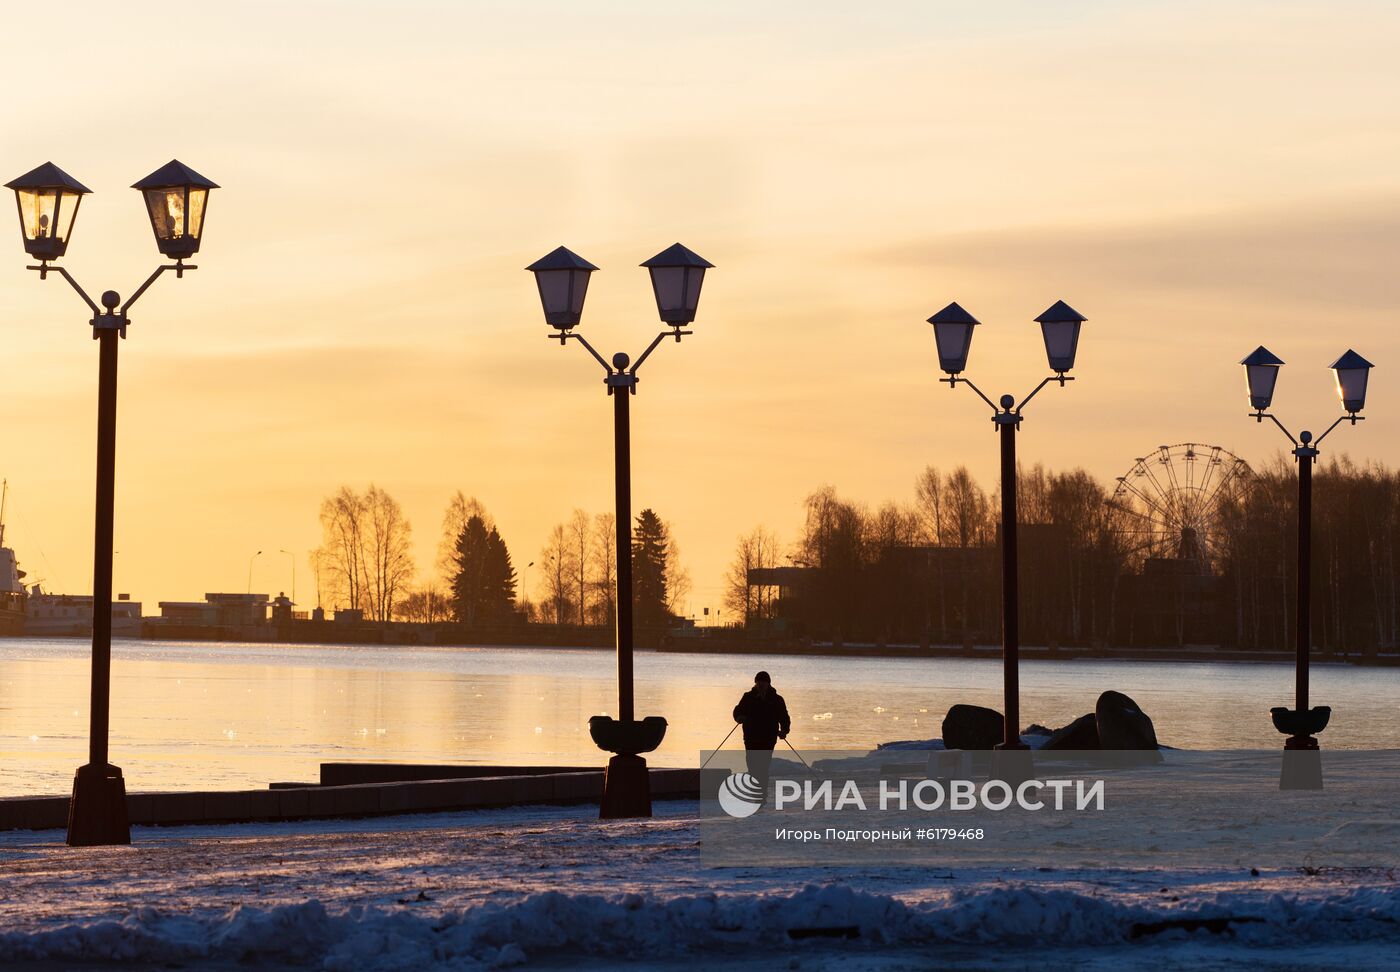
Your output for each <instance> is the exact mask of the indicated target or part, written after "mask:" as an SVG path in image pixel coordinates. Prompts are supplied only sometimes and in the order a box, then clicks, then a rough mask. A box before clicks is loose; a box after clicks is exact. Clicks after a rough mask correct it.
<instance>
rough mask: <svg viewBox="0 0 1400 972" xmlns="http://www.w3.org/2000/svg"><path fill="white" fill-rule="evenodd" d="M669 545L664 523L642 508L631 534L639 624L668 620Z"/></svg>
mask: <svg viewBox="0 0 1400 972" xmlns="http://www.w3.org/2000/svg"><path fill="white" fill-rule="evenodd" d="M669 546H670V537H669V536H668V535H667V532H666V524H664V523H662V522H661V518H660V517H659V516H657V515H656V513H654V512H653V511H652V510H649V509H647V510H642V512H641V513H640V514H639V515H638V516H637V526H636V529H635V530H634V531H633V534H632V603H633V605H634V608H633V609H634V611H635V612H636V619H637V624H639V625H661V624H665V623H667V621H669V620H670V617H671V612H670V611H669V610H668V609H667V607H666V604H667V596H666V595H667V590H666V588H667V583H666V581H667V578H666V552H667V548H668V547H669Z"/></svg>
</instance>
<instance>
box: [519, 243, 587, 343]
mask: <svg viewBox="0 0 1400 972" xmlns="http://www.w3.org/2000/svg"><path fill="white" fill-rule="evenodd" d="M525 269H526V270H529V271H530V272H531V273H533V274H534V275H535V285H536V286H537V287H539V289H540V304H541V305H542V306H543V308H544V320H545V323H546V324H548V325H549V326H550V327H557V328H558V329H559V330H561V331H567V330H569V329H570V328H572V327H575V326H577V325H578V322H579V321H580V320H581V319H582V317H583V298H584V297H585V296H587V294H588V277H589V275H590V274H592V273H593V271H595V270H597V269H598V268H597V267H595V266H594V265H593V264H591V263H589V262H588V261H587V260H585V259H584V258H583V257H581V256H579V255H578V254H577V253H575V252H573V251H572V250H570V249H568V248H566V247H562V246H561V247H558V248H556V249H554V250H551V251H550V252H549V253H547V254H545V255H544V256H542V257H540V258H539V259H538V260H536V261H535V262H534V263H532V264H530V265H529V266H528V267H526V268H525Z"/></svg>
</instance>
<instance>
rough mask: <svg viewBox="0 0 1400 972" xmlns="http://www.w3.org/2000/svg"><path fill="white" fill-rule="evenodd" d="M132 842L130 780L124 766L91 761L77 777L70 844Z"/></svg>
mask: <svg viewBox="0 0 1400 972" xmlns="http://www.w3.org/2000/svg"><path fill="white" fill-rule="evenodd" d="M129 843H131V825H130V824H129V823H128V822H127V816H126V781H125V780H124V779H122V771H121V769H120V767H117V766H112V765H111V764H110V763H107V764H98V763H88V764H86V765H84V766H79V767H78V772H77V774H76V775H75V776H74V778H73V799H72V800H71V801H70V802H69V804H68V845H69V846H70V847H104V846H108V845H111V844H129Z"/></svg>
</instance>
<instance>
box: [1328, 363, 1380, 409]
mask: <svg viewBox="0 0 1400 972" xmlns="http://www.w3.org/2000/svg"><path fill="white" fill-rule="evenodd" d="M1330 367H1331V369H1332V373H1333V374H1334V375H1336V376H1337V397H1338V398H1340V399H1341V400H1342V408H1344V409H1346V410H1347V411H1348V412H1349V413H1351V414H1352V415H1355V414H1356V413H1357V412H1359V411H1361V409H1362V408H1364V407H1365V405H1366V382H1367V380H1368V379H1369V378H1370V376H1371V369H1372V368H1373V367H1375V366H1374V365H1372V364H1371V362H1369V361H1367V360H1366V359H1365V358H1363V357H1361V355H1359V354H1357V353H1356V352H1355V351H1347V353H1346V354H1344V355H1342V356H1341V357H1340V358H1338V359H1337V360H1336V361H1333V362H1332V364H1331V365H1330Z"/></svg>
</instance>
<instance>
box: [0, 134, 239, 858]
mask: <svg viewBox="0 0 1400 972" xmlns="http://www.w3.org/2000/svg"><path fill="white" fill-rule="evenodd" d="M6 188H9V189H13V190H14V192H15V202H16V204H17V205H18V207H19V222H20V232H21V234H22V236H23V242H24V249H25V252H26V253H28V254H29V255H30V256H31V257H33V258H34V259H36V260H38V261H39V262H38V264H37V265H35V266H30V267H27V268H26V269H29V270H36V271H38V273H39V279H40V280H46V279H48V275H49V274H50V273H57V274H58V275H59V276H61V277H62V278H63V279H64V280H66V281H67V282H68V284H69V286H71V287H72V288H73V290H74V291H75V292H76V293H77V294H78V296H79V297H81V298H82V299H83V302H84V303H85V304H87V306H88V308H89V309H90V310H91V311H92V320H91V324H92V336H93V338H94V339H95V340H96V341H97V342H98V373H97V489H96V515H95V524H94V531H93V571H92V573H93V598H92V705H91V721H90V728H89V736H88V747H89V748H88V762H87V764H86V765H84V766H80V767H79V768H78V771H77V773H76V775H75V777H74V780H73V799H72V801H71V802H70V804H69V808H68V843H69V844H71V845H73V846H83V847H86V846H96V845H103V844H129V843H131V828H130V826H129V825H128V822H127V813H126V783H125V781H124V780H123V778H122V771H121V769H120V768H119V767H116V766H113V765H112V764H111V763H110V762H109V761H108V746H107V743H108V732H109V728H110V704H111V672H112V533H113V514H114V511H113V504H114V500H113V496H114V491H115V480H116V443H117V348H118V341H119V339H125V337H126V328H127V325H128V324H130V323H131V321H130V318H129V317H128V316H127V312H128V311H129V310H130V309H131V305H132V304H134V303H136V301H137V300H138V299H139V298H140V297H141V295H142V294H144V293H145V292H146V290H147V288H149V287H150V286H151V285H152V284H153V283H155V282H156V278H157V277H159V276H160V275H161V274H163V273H165V272H166V271H167V270H173V271H175V276H176V277H183V276H184V275H185V271H187V270H194V269H196V267H195V266H193V265H191V264H186V263H185V262H184V261H185V260H186V259H188V258H190V257H192V256H194V255H195V254H196V253H198V252H199V244H200V241H201V240H202V239H203V236H204V215H205V212H206V210H207V208H208V201H209V192H210V190H212V189H217V188H218V186H217V185H215V184H214V183H213V182H210V181H209V180H208V179H206V178H204V177H203V176H202V175H200V174H199V173H197V172H195V171H194V170H193V169H190V168H188V167H187V166H185V165H183V164H181V163H180V162H176V161H172V162H170V163H169V164H167V165H164V166H162V167H161V168H159V169H157V170H156V171H155V172H152V173H151V174H150V175H149V176H147V177H146V178H144V179H142V180H140V181H139V182H137V183H136V184H135V185H134V186H132V188H133V189H137V190H139V191H140V192H141V195H142V198H143V201H144V202H145V204H146V212H147V216H148V217H149V218H150V221H151V230H152V232H153V233H154V234H155V239H156V246H157V248H158V249H159V250H160V252H161V254H162V255H164V256H166V257H168V258H170V259H173V260H174V261H175V262H174V263H168V264H163V265H161V266H159V267H157V268H156V269H155V271H154V272H153V273H152V274H151V275H150V276H149V277H147V278H146V280H145V282H144V283H142V284H141V286H140V287H138V288H136V291H135V293H133V294H132V295H131V296H130V297H128V298H127V299H126V301H125V302H124V303H123V302H122V299H121V297H120V296H119V295H118V294H117V292H116V291H114V290H108V291H106V292H104V293H103V294H102V296H101V301H102V307H101V308H99V307H98V306H97V304H96V303H95V302H94V301H93V300H92V298H91V297H89V296H88V294H87V292H86V291H85V290H83V288H82V287H81V286H79V285H78V282H77V281H76V280H74V279H73V277H72V275H70V274H69V273H68V271H67V269H65V268H64V267H60V266H56V265H54V264H53V263H52V261H54V260H57V259H58V258H59V257H61V256H63V255H64V253H65V252H67V249H68V241H69V239H70V237H71V235H72V232H73V223H74V220H75V218H76V216H77V214H78V205H79V203H80V202H81V201H82V197H83V196H84V195H86V194H87V193H88V192H90V190H89V189H88V188H87V187H86V186H84V185H83V184H82V183H80V182H78V181H77V180H76V179H74V178H73V177H72V176H70V175H68V173H66V172H64V171H63V170H62V169H60V168H59V167H58V166H56V165H54V164H53V163H52V162H45V163H44V164H43V165H41V166H39V167H38V168H37V169H33V170H31V171H29V172H26V173H25V174H24V175H22V176H20V177H19V178H18V179H15V180H13V181H11V182H8V183H6Z"/></svg>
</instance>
